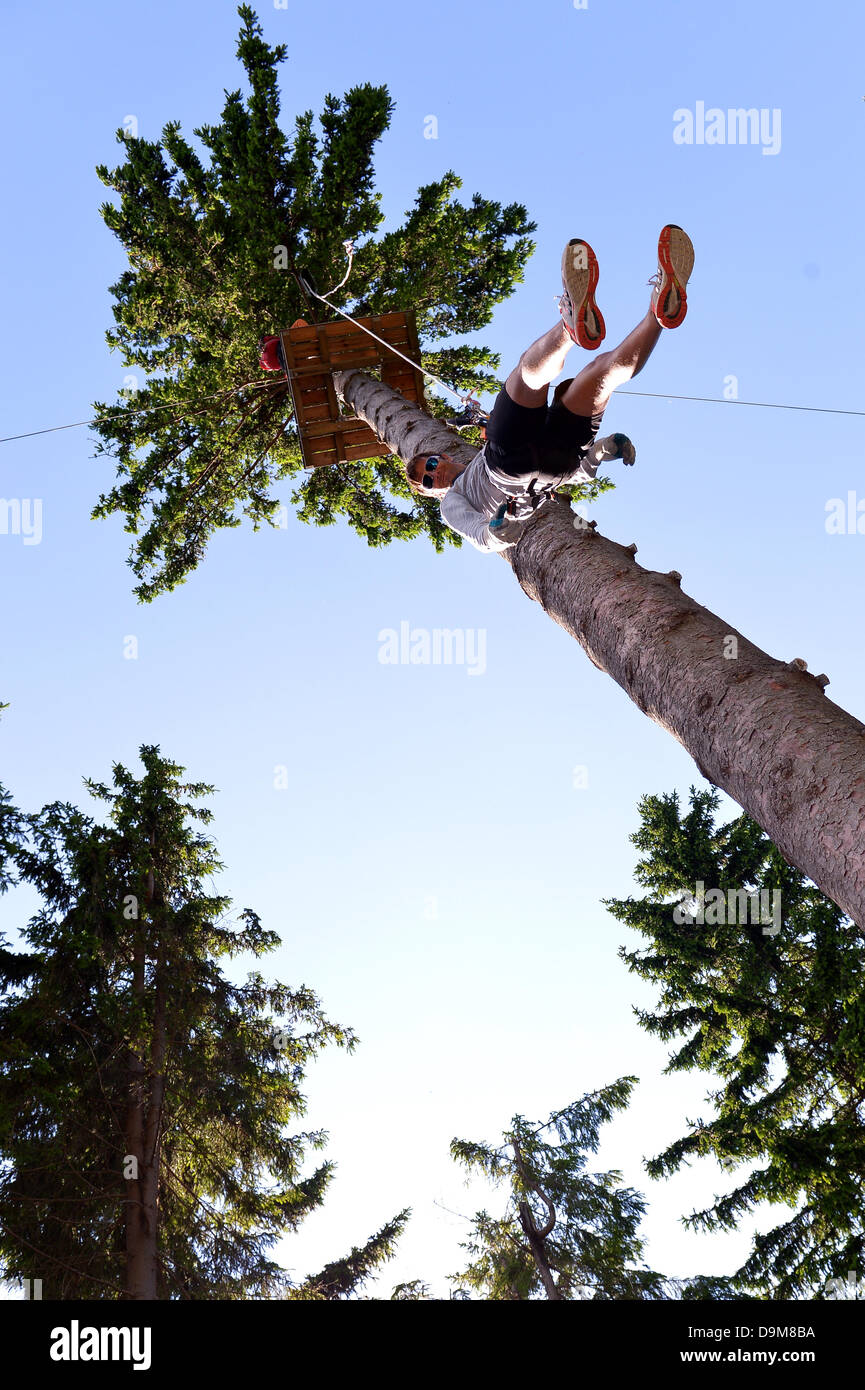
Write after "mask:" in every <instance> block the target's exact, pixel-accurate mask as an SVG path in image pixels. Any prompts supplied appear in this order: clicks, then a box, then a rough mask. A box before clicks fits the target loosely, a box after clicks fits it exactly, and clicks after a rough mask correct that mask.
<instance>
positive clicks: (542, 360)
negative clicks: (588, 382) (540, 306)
mask: <svg viewBox="0 0 865 1390" xmlns="http://www.w3.org/2000/svg"><path fill="white" fill-rule="evenodd" d="M573 346H574V342H573V339H572V338H571V335H570V334H569V333H568V330H567V329H566V328H565V325H564V324H563V323H562V321H561V319H560V320H559V322H558V323H557V324H556V326H555V328H550V329H548V330H547V332H546V333H544V334H542V336H541V337H540V338H537V339H536V340H535V342H533V343H532V345H531V347H528V348H526V350H525V352H524V353H523V355H522V357H521V358H520V360H519V362H518V363H517V365H516V367H514V370H513V371H512V372H511V374H510V376H509V377H508V379H507V381H506V382H505V390H506V391H507V393H508V395H509V396H510V398H511V400H512V401H513V402H514V403H515V404H516V405H528V406H540V405H546V403H547V387H548V386H549V384H550V382H551V381H554V380H555V379H556V377H557V376H558V374H559V372H560V371H561V370H562V368H563V367H564V365H565V358H566V357H567V355H568V352H569V350H570V349H571V348H572V347H573ZM607 355H608V354H606V353H603V354H602V356H607ZM596 360H597V359H596ZM575 380H577V381H578V380H579V377H577V378H576V379H575ZM569 408H570V407H569Z"/></svg>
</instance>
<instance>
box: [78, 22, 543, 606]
mask: <svg viewBox="0 0 865 1390" xmlns="http://www.w3.org/2000/svg"><path fill="white" fill-rule="evenodd" d="M238 13H239V15H240V16H241V19H242V27H241V30H240V39H239V43H238V49H237V53H238V57H239V58H240V60H241V62H242V64H243V67H244V70H245V73H246V77H247V80H248V83H249V87H250V89H251V91H250V94H249V96H248V97H247V98H246V100H244V98H243V95H242V93H241V91H240V90H237V91H232V92H229V93H228V94H227V96H226V102H225V106H224V109H223V112H222V119H221V121H220V123H219V124H218V125H203V126H201V127H200V128H199V129H197V130H195V131H194V132H193V134H194V135H195V136H197V138H198V141H199V144H200V147H201V148H200V150H196V148H195V147H194V146H193V145H192V144H191V143H190V142H189V141H188V140H187V139H186V138H185V137H184V136H183V135H182V134H181V131H180V126H179V124H178V123H177V122H169V123H168V124H167V125H166V126H165V128H164V130H163V132H162V137H161V139H160V140H158V141H148V140H146V139H144V138H143V137H139V136H137V135H133V134H131V133H129V132H128V131H124V130H121V131H118V139H119V140H120V142H121V144H122V145H123V149H124V156H125V162H124V163H123V164H121V165H120V166H118V167H117V168H115V169H113V170H109V169H108V168H107V166H105V165H100V166H99V168H98V171H97V172H98V174H99V177H100V178H101V180H102V181H103V183H105V184H106V185H107V186H108V187H109V188H110V189H112V190H113V191H114V192H115V193H116V194H117V195H118V201H117V202H116V203H105V204H104V205H103V207H102V209H101V211H102V216H103V218H104V220H105V222H106V225H107V226H108V227H109V228H110V229H111V231H112V232H113V233H114V234H115V235H116V236H117V237H118V239H119V240H120V242H121V243H122V245H123V247H124V249H125V251H126V253H127V255H128V259H129V268H128V269H127V270H125V271H124V273H123V274H122V275H121V277H120V279H119V280H118V281H117V283H116V284H115V285H113V286H112V287H111V292H112V294H113V297H114V301H115V303H114V319H115V327H114V328H113V330H111V331H110V332H109V333H108V335H107V337H108V342H109V344H110V345H111V346H112V347H116V348H119V349H120V350H121V351H122V354H123V360H124V362H125V363H126V365H127V366H128V367H130V368H133V369H138V370H140V371H141V373H142V377H143V374H146V380H143V379H142V380H141V381H140V382H139V383H138V389H133V388H129V389H126V390H124V391H122V392H121V393H120V395H121V398H122V400H123V402H124V412H125V413H117V412H116V409H113V408H111V407H109V406H107V405H105V404H103V403H99V402H97V403H96V406H95V409H96V412H97V415H98V417H99V420H100V423H99V425H98V427H97V433H98V434H99V436H100V439H101V443H100V445H99V446H98V448H99V452H100V453H103V454H107V455H110V456H112V457H114V458H115V459H116V460H117V465H118V468H117V471H118V474H119V476H120V479H121V481H119V482H118V483H117V485H116V486H115V487H114V488H113V489H112V490H111V491H110V492H109V493H108V494H106V495H104V496H103V497H102V498H100V501H99V504H98V506H97V508H96V510H95V513H94V514H95V515H96V516H100V517H105V516H108V515H110V514H112V513H114V512H120V513H122V514H123V515H124V516H125V518H126V527H127V530H129V531H130V532H132V533H133V534H134V535H135V537H136V539H135V542H134V546H133V551H132V556H131V560H130V563H131V564H132V568H133V570H134V573H135V575H136V576H137V578H138V579H139V581H140V583H139V584H138V586H137V588H136V593H137V594H138V595H139V597H140V598H142V599H145V600H149V599H152V598H153V597H154V595H156V594H158V593H161V592H163V591H165V590H168V589H171V588H173V587H174V586H175V585H176V584H178V583H180V582H181V581H182V580H183V579H185V578H186V577H187V575H188V574H189V573H190V571H191V570H192V569H194V568H195V566H196V565H197V564H198V562H199V561H200V559H201V558H202V556H203V554H204V551H205V547H206V544H207V540H208V538H209V537H210V536H211V535H212V534H213V532H214V531H215V530H217V529H218V528H220V527H230V526H237V525H239V524H240V521H241V517H242V516H244V515H245V516H246V517H248V518H250V519H251V520H252V522H253V524H254V525H255V526H256V527H257V526H259V525H261V524H265V523H268V522H271V523H273V521H274V518H275V515H276V513H277V511H278V508H279V498H278V495H277V494H276V492H275V490H274V489H275V487H276V485H278V484H279V483H281V482H283V481H284V480H285V479H288V478H291V479H293V480H295V481H297V483H298V486H297V488H296V490H295V492H294V493H293V500H294V501H295V502H296V503H297V505H298V514H299V515H300V517H301V518H302V519H303V520H305V521H310V522H314V523H316V524H319V525H328V524H331V523H332V522H334V521H335V520H336V518H337V517H338V516H340V515H343V516H345V517H346V518H347V520H348V523H349V525H351V526H352V527H353V528H354V529H355V530H356V531H357V532H358V533H359V534H361V535H362V536H364V537H365V538H366V540H367V541H368V542H369V544H370V545H381V544H384V543H385V542H387V541H389V540H392V539H394V538H402V539H407V538H409V537H412V536H417V535H419V534H421V533H425V534H427V535H428V536H430V537H431V539H432V541H433V543H434V544H435V545H436V546H437V547H438V548H439V549H441V548H443V546H444V544H445V541H446V540H449V541H453V542H455V543H456V542H457V541H458V538H457V537H456V536H455V534H454V533H453V532H451V531H449V530H448V528H447V527H446V526H445V525H444V523H443V522H442V521H441V518H440V516H439V513H438V507H437V506H436V505H434V504H433V503H432V502H431V501H429V500H423V499H421V498H418V497H417V496H416V495H415V494H414V493H412V492H411V490H410V489H409V488H408V486H407V484H406V481H405V478H404V476H403V471H402V466H401V464H400V462H399V460H393V459H376V460H374V461H369V462H367V463H362V464H354V465H352V467H351V469H350V471H346V470H345V469H343V468H341V467H338V466H334V467H331V468H324V469H319V470H317V471H316V472H315V473H314V474H313V475H312V476H311V477H305V476H304V475H303V473H302V472H301V469H302V462H301V455H300V450H299V445H298V440H297V435H296V431H295V430H294V428H293V425H292V422H291V403H290V397H289V395H288V387H287V384H286V383H285V381H284V380H279V381H276V382H274V381H272V380H271V381H264V382H263V381H262V378H263V373H262V372H261V371H260V370H259V367H258V357H259V347H258V343H259V338H260V336H261V334H262V333H264V332H275V331H278V330H279V329H282V328H285V327H287V326H288V325H289V324H290V323H292V322H293V321H294V319H295V318H297V317H298V316H299V315H301V314H304V313H308V312H309V306H308V304H307V301H306V299H305V298H304V296H303V295H302V293H301V289H300V288H299V285H298V282H297V280H296V279H295V278H294V274H293V272H295V271H297V270H298V269H301V268H302V269H303V271H304V272H305V273H306V274H308V275H310V276H311V278H312V279H313V281H314V282H316V283H317V284H318V285H319V286H320V287H321V289H323V290H327V289H329V288H330V286H331V285H335V284H336V283H337V282H338V281H340V280H341V279H342V277H343V274H344V268H345V251H344V248H343V242H344V241H346V240H354V241H356V242H357V243H358V244H357V250H356V255H355V259H354V266H353V269H352V274H351V278H350V281H349V283H348V284H347V285H346V287H345V288H344V289H343V290H341V291H340V292H339V293H338V294H336V295H334V296H333V302H334V303H335V304H337V305H339V307H340V308H343V309H346V310H347V312H349V313H352V314H360V315H365V314H380V313H387V312H390V311H391V310H394V309H404V308H405V307H406V306H407V305H410V306H412V307H413V308H414V309H415V311H416V314H417V325H418V332H419V335H420V338H421V341H422V343H423V345H424V350H423V362H424V365H425V366H426V367H427V368H429V369H430V370H432V371H433V372H435V373H437V374H438V373H444V375H445V377H446V378H447V380H448V381H450V382H451V383H452V384H454V385H456V386H458V387H460V388H461V389H468V388H474V389H475V390H476V391H477V390H487V389H489V388H491V387H495V386H496V385H497V382H496V380H495V378H494V376H493V375H492V374H491V371H490V369H491V368H494V367H496V366H497V365H498V362H499V358H498V355H497V354H496V353H494V352H492V351H491V350H490V349H489V348H487V347H484V346H479V345H475V346H472V345H471V344H464V345H461V346H458V347H446V348H440V349H438V350H435V348H434V347H433V346H431V345H433V344H435V343H436V342H437V341H441V340H442V339H444V338H448V337H451V336H452V335H462V334H469V333H473V332H474V331H475V330H477V329H479V328H482V327H483V326H484V325H485V324H487V323H489V321H490V319H491V318H492V313H493V309H494V307H495V305H496V304H498V303H499V302H500V301H501V300H503V299H504V298H506V297H507V296H508V295H509V294H510V293H511V291H512V289H513V288H514V286H515V285H516V284H517V282H518V281H520V280H521V279H522V268H523V266H524V264H525V262H526V260H527V258H528V256H529V255H530V253H531V251H532V249H533V243H532V242H531V240H530V233H531V232H532V231H533V230H534V226H535V224H534V223H532V222H529V221H528V219H527V216H526V210H525V208H524V207H522V206H521V205H520V204H518V203H512V204H509V205H508V206H506V207H502V206H501V204H499V203H497V202H494V201H491V200H489V199H485V198H483V197H481V196H480V195H479V194H475V195H474V196H473V198H472V200H471V203H470V204H468V205H464V204H462V203H460V202H459V201H458V199H457V198H456V196H455V195H456V193H457V191H458V190H459V188H460V187H461V180H460V179H459V178H458V177H457V175H456V174H455V173H453V172H452V171H448V172H447V173H445V174H444V175H443V176H442V177H441V178H440V179H438V180H436V181H435V182H433V183H429V184H426V185H424V186H423V187H422V188H420V189H419V190H418V193H417V197H416V199H415V205H414V207H413V208H412V210H411V211H410V212H409V213H408V215H407V217H406V220H405V221H404V223H403V224H402V225H401V226H398V227H395V228H394V229H393V230H391V231H389V232H387V233H386V234H384V235H379V236H377V235H376V233H377V232H378V231H379V228H380V227H381V224H382V222H383V221H384V214H383V213H382V211H381V209H380V207H379V202H380V198H381V195H380V194H379V193H376V192H375V191H374V183H375V171H374V162H373V156H374V150H375V146H376V144H377V143H378V141H379V140H380V139H381V138H382V137H383V135H384V134H385V132H386V130H387V128H388V125H389V123H390V119H391V115H392V113H393V110H394V106H393V102H392V101H391V99H390V97H389V95H388V92H387V89H386V88H385V87H374V86H371V85H370V84H369V83H364V84H362V85H360V86H357V87H353V88H352V89H351V90H350V91H349V92H347V93H346V94H345V96H344V97H343V98H337V97H334V96H332V95H328V96H327V97H326V98H325V101H324V109H323V111H322V113H321V116H320V119H319V122H318V127H317V126H316V123H315V120H314V117H313V112H312V111H305V112H303V113H302V114H300V115H298V116H297V117H296V118H295V121H294V131H293V136H292V138H291V139H289V137H288V136H287V135H286V133H285V132H284V131H283V129H282V127H281V125H280V94H279V87H278V80H277V69H278V66H279V64H280V63H282V62H283V61H284V60H285V58H286V48H285V45H282V44H280V45H278V46H276V47H274V48H271V47H269V46H268V45H267V44H266V43H265V42H264V40H263V38H262V36H261V26H260V25H259V23H258V21H257V18H256V16H255V14H254V12H253V11H252V10H251V9H250V8H249V6H247V5H241V6H240V8H239V10H238ZM312 306H313V308H312V311H313V313H315V315H316V316H317V318H318V319H319V320H322V319H327V318H332V317H335V316H334V315H332V314H329V313H328V311H327V310H326V309H324V307H323V306H322V305H320V304H319V305H318V306H317V308H316V307H315V301H312ZM133 374H134V375H137V371H136V372H135V373H133ZM133 408H134V409H135V410H136V411H148V412H149V413H144V414H138V415H130V414H129V413H128V412H129V411H130V410H131V409H133ZM438 409H439V410H440V411H441V412H442V413H444V411H445V409H446V407H445V404H444V403H443V402H440V403H439V406H438ZM298 475H299V476H298ZM406 504H408V505H406Z"/></svg>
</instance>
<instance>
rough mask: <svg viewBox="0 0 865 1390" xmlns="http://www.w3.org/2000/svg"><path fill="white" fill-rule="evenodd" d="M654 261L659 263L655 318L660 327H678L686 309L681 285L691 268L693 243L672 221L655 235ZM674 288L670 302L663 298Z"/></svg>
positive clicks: (685, 283) (685, 299) (684, 290)
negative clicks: (659, 280)
mask: <svg viewBox="0 0 865 1390" xmlns="http://www.w3.org/2000/svg"><path fill="white" fill-rule="evenodd" d="M658 264H659V266H660V267H661V271H662V278H661V287H660V289H659V291H658V299H657V305H656V308H655V318H656V319H657V320H658V323H659V324H660V325H661V327H662V328H678V327H679V324H680V323H681V322H682V320H683V319H684V317H685V315H686V314H687V312H688V294H687V291H686V289H685V286H686V285H687V283H688V280H689V279H690V277H691V271H692V270H693V269H694V247H693V243H692V242H691V238H690V237H689V236H688V233H687V232H683V231H682V228H681V227H677V226H676V225H675V223H672V222H671V223H670V224H669V225H668V226H666V227H664V228H663V230H662V232H661V235H660V237H659V238H658ZM671 290H675V298H674V299H673V305H672V306H671V307H670V308H669V309H668V308H667V302H668V299H669V298H670V292H671Z"/></svg>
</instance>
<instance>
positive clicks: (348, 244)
mask: <svg viewBox="0 0 865 1390" xmlns="http://www.w3.org/2000/svg"><path fill="white" fill-rule="evenodd" d="M342 244H343V246H344V247H345V249H346V252H347V254H348V270H347V271H346V272H345V275H343V277H342V279H341V280H340V282H339V284H338V285H334V287H333V289H332V290H328V292H327V294H326V295H324V294H318V293H317V291H316V290H314V289H313V288H312V285H311V284H310V283H309V281H308V280H306V281H305V282H304V283H305V286H306V290H307V292H308V293H309V294H311V295H312V296H313V298H314V299H318V300H320V301H321V303H322V304H326V305H327V307H328V309H333V311H334V313H337V314H342V317H343V318H344V319H348V321H349V323H353V324H354V326H355V328H359V329H360V330H361V332H362V333H366V334H367V335H368V337H370V338H375V340H376V342H377V343H381V345H382V347H386V348H387V350H388V352H392V353H394V354H395V355H396V356H397V357H401V358H402V360H403V362H408V364H409V366H410V367H413V368H414V369H415V371H420V372H422V373H423V375H424V376H425V377H428V378H429V380H430V381H434V382H436V384H437V385H438V386H442V387H443V388H444V389H445V391H448V392H450V394H451V395H452V396H456V398H457V400H458V401H460V402H461V404H462V405H468V404H469V402H470V401H471V399H472V397H471V395H468V396H463V395H462V394H461V393H460V392H459V391H457V390H456V389H455V388H454V387H453V386H448V384H447V382H446V381H442V379H441V377H439V376H436V374H435V372H428V371H427V370H426V368H425V367H421V366H419V365H418V363H417V362H414V361H412V359H411V358H410V357H406V355H405V353H404V352H400V350H399V348H395V347H394V346H393V344H392V343H389V342H387V341H386V340H385V339H384V338H380V337H379V336H378V334H377V333H373V331H372V329H371V328H365V327H364V325H363V324H362V323H358V321H357V319H353V318H352V316H351V314H346V313H345V312H344V310H342V309H339V308H337V306H336V305H335V304H331V302H330V299H329V298H328V296H329V295H332V294H336V292H337V290H341V289H342V287H343V285H344V284H345V283H346V281H347V280H348V277H349V275H350V274H351V267H352V262H353V261H354V242H352V241H344V242H343V243H342ZM0 442H2V441H0Z"/></svg>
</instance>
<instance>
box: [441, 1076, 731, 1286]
mask: <svg viewBox="0 0 865 1390" xmlns="http://www.w3.org/2000/svg"><path fill="white" fill-rule="evenodd" d="M636 1080H637V1078H636V1077H634V1076H625V1077H622V1078H620V1079H619V1080H618V1081H615V1082H613V1084H612V1085H610V1086H605V1087H602V1088H601V1089H600V1090H598V1091H595V1092H592V1093H591V1094H589V1095H585V1096H583V1097H582V1099H580V1100H578V1101H575V1102H574V1103H573V1104H571V1105H569V1106H566V1107H565V1109H564V1110H560V1111H558V1112H557V1113H555V1114H553V1115H551V1116H550V1118H549V1119H548V1120H546V1121H544V1122H542V1123H541V1124H534V1123H531V1122H529V1121H528V1120H526V1119H524V1118H523V1116H522V1115H515V1116H514V1118H513V1119H512V1121H511V1125H510V1129H509V1130H508V1131H507V1132H506V1133H505V1134H504V1135H503V1136H502V1142H501V1143H500V1144H498V1145H495V1146H493V1145H489V1144H479V1143H474V1142H471V1141H468V1140H465V1139H454V1140H453V1142H452V1144H451V1154H452V1156H453V1157H454V1158H455V1159H456V1160H457V1161H458V1162H459V1163H460V1164H462V1165H463V1166H464V1167H465V1168H466V1169H467V1170H468V1172H469V1173H470V1174H471V1173H480V1174H483V1176H485V1177H487V1178H489V1179H490V1180H491V1181H492V1182H493V1183H495V1184H496V1185H503V1186H504V1187H505V1189H506V1190H507V1191H508V1201H507V1206H506V1208H505V1211H504V1214H503V1215H502V1216H498V1217H497V1216H491V1215H490V1214H489V1212H487V1211H480V1212H478V1213H477V1214H476V1215H475V1217H474V1220H473V1223H472V1231H471V1234H470V1236H469V1238H468V1240H466V1241H464V1242H462V1248H463V1249H464V1250H466V1251H467V1253H468V1255H469V1256H470V1261H469V1264H468V1265H467V1267H466V1268H465V1269H464V1270H463V1271H462V1272H461V1273H459V1274H455V1275H453V1276H451V1277H452V1280H453V1282H454V1283H455V1284H456V1285H457V1286H461V1287H466V1288H472V1289H476V1290H477V1291H478V1292H479V1293H480V1294H481V1296H482V1298H484V1299H487V1300H493V1301H499V1300H523V1299H532V1298H549V1299H603V1300H607V1299H670V1298H680V1299H698V1298H725V1297H729V1296H730V1292H729V1289H728V1287H727V1284H726V1281H725V1280H723V1279H712V1278H706V1277H702V1276H701V1277H698V1278H695V1279H691V1280H672V1279H668V1278H665V1276H663V1275H661V1274H658V1273H656V1272H655V1271H654V1270H651V1269H649V1268H647V1267H646V1266H645V1265H644V1264H642V1263H641V1258H642V1252H643V1244H644V1242H643V1241H642V1239H641V1238H640V1236H639V1226H640V1222H641V1220H642V1218H643V1215H644V1213H645V1210H646V1203H645V1199H644V1198H643V1197H642V1196H641V1194H640V1193H639V1192H636V1191H635V1190H634V1189H633V1188H630V1187H623V1186H622V1185H621V1179H622V1175H621V1173H618V1172H615V1171H610V1172H606V1173H589V1172H588V1171H587V1163H588V1156H589V1155H590V1154H593V1153H596V1152H597V1149H598V1145H599V1143H600V1129H601V1126H602V1125H603V1124H605V1123H607V1122H608V1121H609V1120H611V1119H612V1117H613V1116H614V1114H615V1113H616V1111H619V1110H623V1109H625V1108H626V1107H627V1104H628V1100H629V1098H630V1095H631V1092H632V1090H633V1088H634V1085H635V1084H636ZM550 1132H552V1133H550ZM544 1136H548V1137H544Z"/></svg>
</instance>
